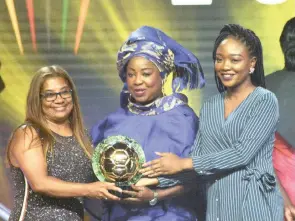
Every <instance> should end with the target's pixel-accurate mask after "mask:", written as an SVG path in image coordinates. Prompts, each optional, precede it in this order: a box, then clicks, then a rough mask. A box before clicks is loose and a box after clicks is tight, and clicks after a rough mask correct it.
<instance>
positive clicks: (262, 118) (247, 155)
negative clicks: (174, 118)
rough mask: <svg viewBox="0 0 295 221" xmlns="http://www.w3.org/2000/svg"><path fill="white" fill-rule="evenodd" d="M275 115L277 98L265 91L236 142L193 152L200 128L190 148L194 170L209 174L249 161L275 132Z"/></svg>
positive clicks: (276, 118)
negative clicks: (206, 152) (204, 153)
mask: <svg viewBox="0 0 295 221" xmlns="http://www.w3.org/2000/svg"><path fill="white" fill-rule="evenodd" d="M208 111H210V110H208ZM278 119H279V108H278V102H277V99H276V97H275V95H274V94H273V93H266V94H265V95H263V96H262V98H261V99H260V101H259V102H258V103H257V105H256V106H255V107H254V108H253V110H252V113H251V115H250V117H249V120H248V122H247V124H246V126H245V128H244V130H243V132H242V133H241V135H240V137H239V138H238V139H237V141H236V142H235V143H230V144H228V146H227V147H226V149H225V150H222V151H219V152H215V153H211V154H206V155H201V156H196V154H195V153H196V151H197V150H198V148H199V147H200V146H199V145H202V143H200V142H201V141H202V137H201V136H202V131H200V135H199V138H198V140H197V142H195V144H194V146H193V148H192V159H193V167H194V170H195V171H196V172H197V174H199V175H210V174H215V173H218V172H221V171H224V170H229V169H234V168H238V167H243V166H246V165H248V164H249V163H250V162H251V160H252V159H253V158H254V157H255V156H256V154H257V152H258V151H259V150H260V149H261V148H262V147H263V145H264V143H265V142H266V141H267V140H268V139H269V138H270V136H271V135H272V134H273V133H274V132H275V129H276V125H277V123H278Z"/></svg>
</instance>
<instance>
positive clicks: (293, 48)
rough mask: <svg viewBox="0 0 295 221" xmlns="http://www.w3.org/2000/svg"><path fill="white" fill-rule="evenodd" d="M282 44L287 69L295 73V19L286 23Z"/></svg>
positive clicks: (281, 39)
mask: <svg viewBox="0 0 295 221" xmlns="http://www.w3.org/2000/svg"><path fill="white" fill-rule="evenodd" d="M280 44H281V48H282V51H283V53H284V57H285V69H287V70H289V71H295V18H291V19H290V20H288V21H287V22H286V24H285V26H284V28H283V31H282V34H281V37H280Z"/></svg>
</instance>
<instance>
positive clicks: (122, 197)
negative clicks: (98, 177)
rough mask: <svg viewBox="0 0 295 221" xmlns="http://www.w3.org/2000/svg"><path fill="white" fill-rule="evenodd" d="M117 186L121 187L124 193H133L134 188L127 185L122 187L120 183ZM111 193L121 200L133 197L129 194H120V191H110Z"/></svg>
mask: <svg viewBox="0 0 295 221" xmlns="http://www.w3.org/2000/svg"><path fill="white" fill-rule="evenodd" d="M116 186H117V187H119V188H121V189H122V190H123V191H124V190H128V191H133V189H132V187H131V186H129V185H126V184H124V185H122V184H120V183H119V182H118V183H116ZM109 192H110V194H113V195H115V196H117V197H119V198H121V199H124V198H129V197H131V196H130V195H129V194H127V193H120V192H118V191H114V190H110V191H109Z"/></svg>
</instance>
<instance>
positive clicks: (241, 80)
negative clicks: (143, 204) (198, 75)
mask: <svg viewBox="0 0 295 221" xmlns="http://www.w3.org/2000/svg"><path fill="white" fill-rule="evenodd" d="M213 59H214V62H215V80H216V84H217V88H218V90H219V92H220V93H219V94H218V95H216V96H213V97H211V98H210V99H208V100H207V101H206V102H205V103H204V104H203V106H202V108H201V112H200V128H199V131H198V135H197V138H196V141H195V143H194V145H193V147H192V152H191V158H179V157H177V156H175V155H173V154H171V153H158V154H159V155H160V156H161V157H160V158H159V159H157V160H154V161H152V162H149V163H147V164H146V166H147V168H146V169H144V170H143V171H142V172H143V173H144V174H145V175H150V176H159V175H161V174H164V175H169V174H175V173H178V172H181V171H185V170H194V171H195V172H196V174H197V175H198V177H199V183H198V184H197V185H202V182H203V183H206V185H207V188H208V189H207V212H206V220H207V221H218V220H219V221H225V220H226V221H236V220H243V221H255V220H257V221H281V220H283V198H282V196H281V193H280V190H279V187H278V185H277V180H276V178H275V173H274V168H273V164H272V151H273V142H274V136H275V131H276V126H277V123H278V119H279V110H278V102H277V99H276V97H275V95H274V94H273V93H272V92H270V91H268V90H266V89H265V88H264V69H263V60H262V47H261V43H260V40H259V38H258V37H257V36H256V35H255V33H254V32H253V31H251V30H249V29H245V28H243V27H241V26H240V25H235V24H231V25H225V26H224V27H223V28H222V29H221V31H220V35H219V36H218V37H217V39H216V41H215V47H214V51H213ZM171 162H173V164H172V163H171ZM178 177H179V179H178V180H177V179H176V180H175V179H174V180H171V179H169V180H168V179H167V180H162V182H160V186H169V185H173V184H175V183H176V182H181V180H182V175H181V174H179V175H178Z"/></svg>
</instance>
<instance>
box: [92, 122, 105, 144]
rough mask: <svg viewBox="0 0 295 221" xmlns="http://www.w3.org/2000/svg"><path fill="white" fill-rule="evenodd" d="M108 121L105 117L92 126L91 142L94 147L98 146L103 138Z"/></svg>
mask: <svg viewBox="0 0 295 221" xmlns="http://www.w3.org/2000/svg"><path fill="white" fill-rule="evenodd" d="M107 121H108V119H107V118H106V119H104V120H101V121H99V122H98V123H97V124H95V125H94V126H93V127H92V128H91V132H90V135H91V143H92V145H93V146H94V147H96V145H97V144H98V143H99V142H100V141H102V140H103V138H104V131H105V128H106V126H107Z"/></svg>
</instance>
